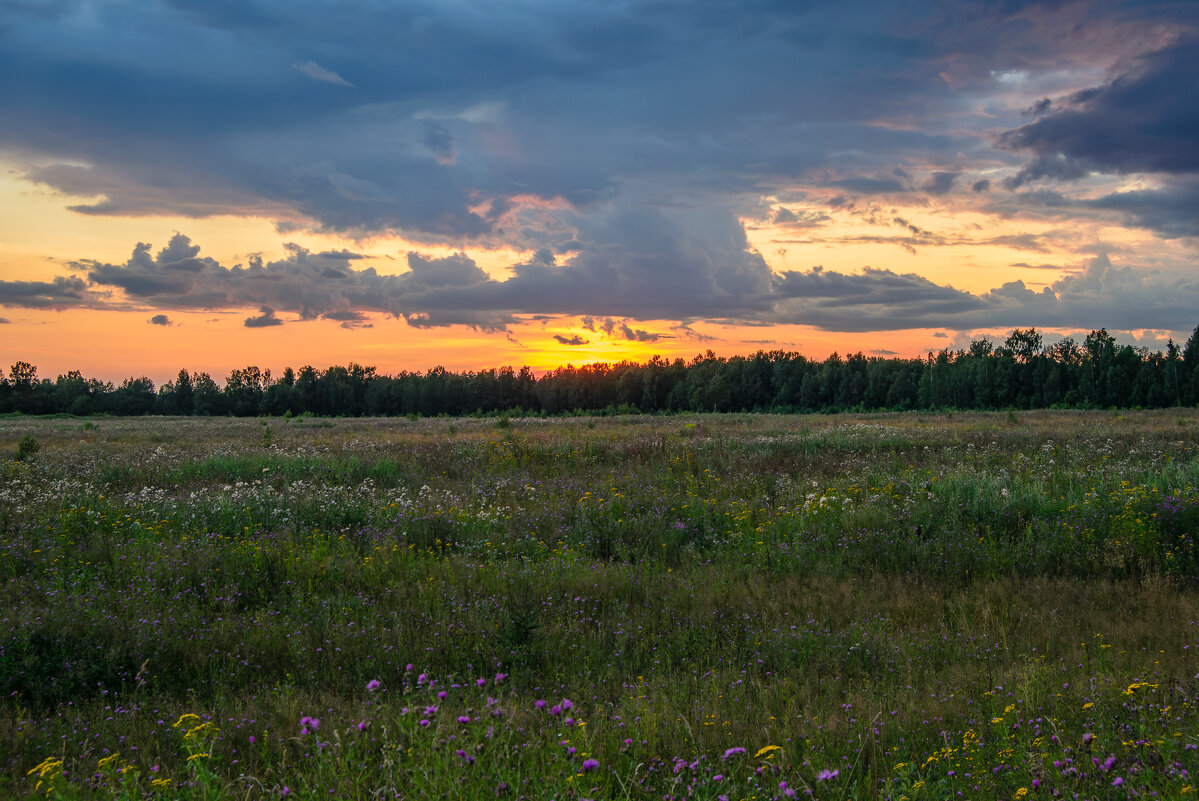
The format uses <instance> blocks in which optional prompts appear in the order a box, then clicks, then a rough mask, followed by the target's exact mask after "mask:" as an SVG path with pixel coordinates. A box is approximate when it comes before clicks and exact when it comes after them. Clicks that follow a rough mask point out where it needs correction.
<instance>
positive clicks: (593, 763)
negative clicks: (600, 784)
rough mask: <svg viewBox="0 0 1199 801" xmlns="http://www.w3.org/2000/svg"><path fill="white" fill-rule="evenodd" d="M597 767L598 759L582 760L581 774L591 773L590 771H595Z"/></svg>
mask: <svg viewBox="0 0 1199 801" xmlns="http://www.w3.org/2000/svg"><path fill="white" fill-rule="evenodd" d="M598 767H599V760H598V759H584V760H583V772H584V773H587V772H588V771H591V770H595V769H596V768H598Z"/></svg>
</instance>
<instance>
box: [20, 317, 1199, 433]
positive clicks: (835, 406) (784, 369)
mask: <svg viewBox="0 0 1199 801" xmlns="http://www.w3.org/2000/svg"><path fill="white" fill-rule="evenodd" d="M1196 404H1199V327H1196V329H1195V331H1194V333H1193V334H1192V335H1191V337H1190V338H1189V339H1188V340H1187V342H1186V343H1185V345H1184V346H1183V347H1182V348H1181V349H1180V348H1179V347H1178V346H1177V345H1176V344H1175V343H1174V341H1173V340H1170V341H1169V343H1168V344H1167V346H1166V350H1165V352H1164V353H1163V352H1160V351H1158V352H1150V351H1149V350H1148V349H1146V348H1138V347H1133V346H1131V345H1123V346H1121V345H1118V344H1117V343H1116V341H1115V339H1114V338H1113V337H1112V336H1111V335H1110V334H1109V333H1108V332H1107V330H1106V329H1100V330H1098V331H1092V332H1091V333H1090V334H1088V335H1087V336H1086V337H1085V339H1084V340H1083V341H1082V342H1081V343H1078V342H1076V341H1074V340H1073V339H1070V338H1067V339H1064V340H1062V341H1060V342H1057V343H1055V344H1054V345H1052V346H1049V347H1045V346H1044V345H1043V340H1042V336H1041V334H1040V333H1039V332H1038V331H1037V330H1036V329H1035V328H1028V329H1019V328H1018V329H1015V330H1013V331H1012V332H1011V334H1010V335H1009V336H1008V337H1007V339H1006V340H1005V341H1004V342H1003V344H1001V345H997V344H994V343H992V342H990V341H989V340H986V339H978V340H975V341H974V342H972V343H971V344H970V347H969V349H966V350H956V351H955V350H948V349H946V350H942V351H940V352H939V353H929V354H928V355H927V357H925V358H917V359H900V358H882V357H876V356H865V355H863V354H862V353H860V352H859V353H855V354H852V355H850V356H848V357H844V358H843V357H841V356H839V355H838V354H836V353H834V354H833V355H831V356H829V357H828V358H827V359H824V360H820V361H818V360H813V359H808V358H805V357H804V356H803V355H801V354H799V353H794V352H788V351H781V350H775V351H759V352H758V353H755V354H753V355H752V356H732V357H728V358H722V357H718V356H716V355H715V354H714V353H712V351H708V352H707V353H705V354H703V355H701V356H696V357H695V358H694V359H692V360H690V361H685V360H683V359H675V360H673V361H669V360H667V359H664V358H662V357H660V356H655V357H653V358H651V359H650V360H649V361H646V362H644V363H633V362H621V363H619V364H614V365H613V364H592V365H585V366H581V367H574V366H569V365H568V366H566V367H562V368H559V369H557V370H553V371H551V372H548V373H545V374H544V375H542V376H535V375H534V374H533V372H532V370H530V369H529V368H528V367H522V368H520V369H519V370H516V369H514V368H512V367H502V368H499V369H490V370H480V371H477V372H463V373H453V372H449V371H447V370H445V369H443V368H441V367H437V368H434V369H432V370H429V371H427V372H424V373H416V372H402V373H400V374H398V375H390V376H389V375H380V374H378V373H377V372H376V370H375V368H374V367H363V366H362V365H359V364H354V363H351V364H349V365H346V366H344V367H342V366H335V367H329V368H327V369H324V370H318V369H316V368H314V367H312V366H304V367H301V368H300V369H299V370H293V369H292V368H290V367H289V368H287V369H286V370H284V371H283V373H282V374H281V375H279V376H278V377H273V376H272V375H271V371H270V370H261V369H259V368H258V367H246V368H244V369H238V370H233V371H232V372H231V373H230V374H229V375H228V377H226V378H225V380H224V385H223V386H222V385H220V384H218V383H217V381H216V380H214V379H213V378H212V376H210V375H209V374H208V373H203V372H188V371H187V370H180V371H179V375H178V376H177V377H176V378H175V380H174V381H168V382H167V383H165V384H163V385H162V386H158V387H155V385H154V382H153V381H151V380H150V379H149V378H146V377H144V376H143V377H139V378H127V379H125V381H123V382H122V383H121V384H120V385H114V384H113V383H111V382H105V381H100V380H98V379H95V378H86V377H84V376H83V375H82V374H81V373H80V372H79V371H74V370H73V371H71V372H69V373H66V374H65V375H60V376H58V377H57V378H56V379H54V380H50V379H48V378H39V377H38V375H37V368H36V367H35V366H33V365H32V364H29V363H28V362H17V363H16V364H14V365H12V367H11V369H10V370H9V374H8V376H7V377H3V376H0V412H21V413H24V414H55V413H66V414H72V415H81V416H86V415H92V414H111V415H145V414H164V415H233V416H239V417H245V416H258V415H280V416H286V415H299V414H313V415H328V416H351V417H357V416H362V415H373V416H386V415H415V416H426V417H428V416H436V415H452V416H460V415H470V414H498V413H513V414H551V415H558V414H571V413H590V414H595V413H634V412H762V411H776V412H833V411H851V410H856V411H874V410H909V409H924V410H933V409H963V410H964V409H980V410H985V409H1013V408H1014V409H1036V408H1049V407H1076V408H1107V407H1121V408H1131V407H1144V408H1161V407H1168V406H1180V405H1182V406H1193V405H1196Z"/></svg>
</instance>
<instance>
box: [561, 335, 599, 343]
mask: <svg viewBox="0 0 1199 801" xmlns="http://www.w3.org/2000/svg"><path fill="white" fill-rule="evenodd" d="M554 339H556V340H558V342H560V343H562V344H563V345H589V344H591V340H590V339H584V338H583V337H581V336H579V335H578V334H575V335H574V336H573V337H564V336H562V335H561V334H554Z"/></svg>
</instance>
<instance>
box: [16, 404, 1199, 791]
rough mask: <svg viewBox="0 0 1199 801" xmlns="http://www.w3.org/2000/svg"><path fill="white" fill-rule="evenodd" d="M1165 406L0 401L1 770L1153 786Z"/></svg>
mask: <svg viewBox="0 0 1199 801" xmlns="http://www.w3.org/2000/svg"><path fill="white" fill-rule="evenodd" d="M1197 487H1199V412H1196V410H1193V409H1191V410H1187V409H1173V410H1161V411H1151V412H1125V413H1113V412H1082V411H1071V412H1064V411H1063V412H1051V411H1047V412H1019V413H1013V412H1008V413H968V414H916V413H904V414H898V413H897V414H871V415H698V416H695V415H691V416H664V417H656V416H624V417H606V418H520V419H517V418H508V417H501V418H490V419H484V418H479V419H468V418H465V419H449V418H440V419H437V418H435V419H419V420H413V419H405V418H400V419H370V418H360V419H320V418H305V417H298V418H290V419H284V418H259V419H252V418H251V419H232V418H211V419H208V418H93V419H88V420H82V419H78V418H70V417H57V418H32V417H20V416H18V417H5V418H2V419H0V796H3V797H23V798H35V797H36V798H65V799H74V798H114V799H136V798H170V799H175V798H180V799H259V798H280V797H288V798H338V799H342V798H348V799H368V798H369V799H376V798H378V799H382V798H404V799H409V798H418V797H419V798H446V799H457V798H460V799H476V798H509V799H519V798H527V799H582V798H588V799H683V798H695V799H712V800H713V801H715V800H716V799H734V800H735V799H763V800H764V799H784V798H791V797H797V796H798V797H815V798H822V799H850V798H861V799H867V798H869V799H873V798H887V799H903V798H907V799H922V798H929V799H933V798H951V797H962V798H992V799H994V798H1014V799H1033V798H1130V797H1154V798H1182V797H1190V796H1192V795H1195V794H1196V790H1195V788H1196V787H1197V786H1199V777H1196V775H1195V774H1196V773H1197V772H1199V698H1197V695H1199V551H1197V549H1196V546H1195V542H1194V540H1195V538H1196V537H1197V536H1199V489H1197Z"/></svg>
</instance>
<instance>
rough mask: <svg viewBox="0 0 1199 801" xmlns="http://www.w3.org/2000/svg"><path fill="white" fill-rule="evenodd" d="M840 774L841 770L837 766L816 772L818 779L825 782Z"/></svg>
mask: <svg viewBox="0 0 1199 801" xmlns="http://www.w3.org/2000/svg"><path fill="white" fill-rule="evenodd" d="M840 775H841V771H839V770H837V769H836V768H833V769H832V770H822V771H820V772H819V773H817V774H816V781H818V782H825V781H829V780H831V779H835V778H837V777H838V776H840Z"/></svg>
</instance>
